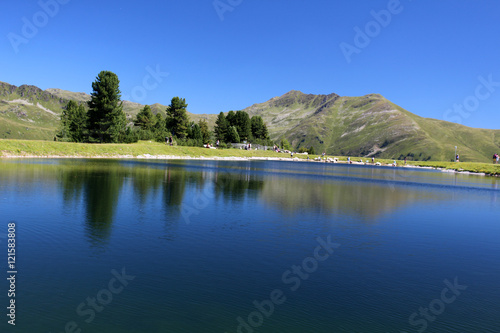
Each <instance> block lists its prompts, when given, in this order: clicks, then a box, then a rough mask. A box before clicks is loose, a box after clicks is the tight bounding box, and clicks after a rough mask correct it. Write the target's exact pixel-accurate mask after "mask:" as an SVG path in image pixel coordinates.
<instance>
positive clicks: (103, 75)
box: [56, 71, 272, 146]
mask: <svg viewBox="0 0 500 333" xmlns="http://www.w3.org/2000/svg"><path fill="white" fill-rule="evenodd" d="M119 85H120V81H119V79H118V76H117V75H116V74H115V73H113V72H110V71H102V72H100V73H99V75H98V76H97V77H96V80H95V81H94V82H93V83H92V93H91V97H90V101H88V102H87V103H86V105H85V103H83V104H79V103H77V102H76V101H73V100H71V101H69V102H68V104H67V105H66V107H65V108H64V110H63V112H62V114H61V122H60V128H59V130H58V132H57V134H56V138H57V139H59V140H62V141H73V142H91V143H133V142H137V141H138V140H156V141H159V142H164V141H166V140H171V139H172V140H175V141H176V142H177V144H180V145H189V146H202V145H205V144H209V143H214V142H215V141H217V140H218V141H219V144H220V145H224V144H225V143H239V142H242V141H251V142H255V143H263V144H269V145H272V142H271V141H270V140H269V133H268V130H267V126H266V124H265V123H264V121H263V120H262V118H261V117H260V116H254V117H252V118H251V119H250V117H249V115H248V113H246V112H244V111H237V112H234V111H230V112H229V113H228V115H227V117H226V116H224V113H223V112H221V113H220V114H219V116H218V117H217V122H216V126H215V129H214V131H213V132H212V131H210V129H209V127H208V123H207V121H206V120H204V119H201V120H199V121H198V122H197V123H195V122H194V121H191V120H190V119H189V115H188V113H187V106H188V104H187V103H186V100H185V99H184V98H180V97H174V98H172V100H171V102H170V105H169V106H168V107H167V109H166V117H165V118H164V117H163V116H162V114H161V113H157V114H156V115H155V114H153V111H152V110H151V107H150V106H149V105H146V106H144V108H143V109H142V110H141V111H140V112H139V113H138V114H137V116H136V117H135V118H134V119H133V123H132V124H130V123H129V122H127V118H126V116H125V113H124V112H123V102H122V101H121V92H120V88H119Z"/></svg>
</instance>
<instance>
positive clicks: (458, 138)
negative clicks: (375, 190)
mask: <svg viewBox="0 0 500 333" xmlns="http://www.w3.org/2000/svg"><path fill="white" fill-rule="evenodd" d="M245 111H247V112H248V113H249V114H250V115H260V116H262V117H263V118H264V121H265V122H266V123H267V124H269V129H270V134H271V137H272V138H273V139H275V140H279V139H280V138H281V137H285V138H287V139H288V141H289V142H290V143H291V144H292V145H293V146H294V147H295V148H300V147H310V146H314V148H315V151H316V152H323V151H324V152H326V153H328V154H333V155H344V156H346V155H351V156H366V157H371V156H375V157H383V158H403V157H405V156H408V159H410V160H412V159H415V160H438V161H439V160H440V161H444V160H450V159H452V158H453V155H454V151H455V146H458V147H459V153H460V155H461V156H462V158H463V159H464V160H469V161H482V162H487V161H489V160H490V157H491V156H490V155H493V153H494V152H496V151H500V130H487V129H477V128H470V127H466V126H462V125H458V124H454V123H449V122H446V121H441V120H436V119H428V118H422V117H419V116H417V115H415V114H412V113H410V112H408V111H407V110H404V109H403V108H401V107H399V106H397V105H395V104H393V103H391V102H390V101H388V100H387V99H385V98H384V97H382V96H380V95H377V94H371V95H366V96H362V97H340V96H338V95H336V94H330V95H306V94H303V93H301V92H299V91H291V92H289V93H287V94H285V95H283V96H281V97H275V98H273V99H271V100H269V101H267V102H265V103H261V104H255V105H253V106H251V107H249V108H247V109H245Z"/></svg>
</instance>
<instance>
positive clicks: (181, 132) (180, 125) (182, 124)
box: [166, 97, 189, 139]
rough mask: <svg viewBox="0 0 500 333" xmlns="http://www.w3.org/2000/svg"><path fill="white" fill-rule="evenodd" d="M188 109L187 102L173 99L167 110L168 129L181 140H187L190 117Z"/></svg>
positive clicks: (182, 99) (176, 98)
mask: <svg viewBox="0 0 500 333" xmlns="http://www.w3.org/2000/svg"><path fill="white" fill-rule="evenodd" d="M186 108H187V104H186V100H185V99H184V98H179V97H174V98H172V100H171V102H170V105H169V106H168V108H167V119H166V125H167V129H168V130H169V131H170V132H171V133H172V135H175V136H176V137H178V138H180V139H184V138H186V136H187V132H188V126H189V117H188V114H187V111H186Z"/></svg>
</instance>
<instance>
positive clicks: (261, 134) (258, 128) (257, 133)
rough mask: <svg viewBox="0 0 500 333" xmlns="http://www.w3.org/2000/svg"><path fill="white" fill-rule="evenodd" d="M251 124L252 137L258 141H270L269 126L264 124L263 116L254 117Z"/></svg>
mask: <svg viewBox="0 0 500 333" xmlns="http://www.w3.org/2000/svg"><path fill="white" fill-rule="evenodd" d="M250 124H251V128H252V135H253V137H254V138H256V139H264V140H265V139H268V137H269V133H268V131H267V126H266V124H264V120H262V117H261V116H253V117H252V119H250Z"/></svg>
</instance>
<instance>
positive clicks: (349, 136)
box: [0, 82, 500, 162]
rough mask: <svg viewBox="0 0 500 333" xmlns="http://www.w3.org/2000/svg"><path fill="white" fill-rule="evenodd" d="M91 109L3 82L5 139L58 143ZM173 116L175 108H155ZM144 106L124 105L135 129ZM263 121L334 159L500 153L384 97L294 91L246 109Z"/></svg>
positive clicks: (278, 135)
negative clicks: (67, 117) (61, 124)
mask: <svg viewBox="0 0 500 333" xmlns="http://www.w3.org/2000/svg"><path fill="white" fill-rule="evenodd" d="M70 99H73V100H76V101H77V102H79V103H85V102H86V101H88V100H89V99H90V95H89V94H86V93H83V92H71V91H67V90H62V89H58V88H49V89H46V90H42V89H40V88H38V87H36V86H33V85H21V86H19V87H16V86H14V85H10V84H8V83H5V82H0V119H1V120H2V123H3V125H2V126H0V138H30V139H46V140H50V139H52V138H53V137H54V133H55V130H56V128H57V124H58V117H59V114H60V113H61V112H62V110H63V107H64V106H65V105H66V104H67V102H68V101H69V100H70ZM150 106H151V109H152V110H153V113H158V112H160V113H162V114H163V115H164V114H165V110H166V108H167V106H165V105H161V104H158V103H155V104H153V105H150ZM143 107H144V105H142V104H139V103H134V102H130V101H123V108H124V112H125V113H126V115H127V118H128V120H129V121H131V120H132V119H133V117H134V115H135V114H137V112H139V110H140V109H142V108H143ZM243 111H246V112H247V113H248V114H249V115H250V117H252V116H254V115H259V116H261V117H262V118H263V119H264V121H265V122H266V124H267V125H268V128H269V133H270V136H271V138H272V139H273V140H275V141H279V140H280V139H282V138H286V139H287V140H288V141H289V142H290V143H291V144H292V146H293V147H294V148H295V149H299V148H301V147H304V148H309V147H311V146H313V147H314V148H315V150H316V152H318V153H320V152H325V153H328V154H332V155H350V156H364V157H372V156H373V157H384V158H404V157H408V158H409V159H417V160H426V159H432V160H450V159H452V158H453V155H454V146H459V153H460V154H461V156H463V157H465V158H466V159H469V160H471V161H483V162H485V161H490V156H489V155H493V153H495V152H498V151H500V130H490V129H477V128H470V127H466V126H463V125H459V124H455V123H449V122H446V121H442V120H437V119H432V118H423V117H420V116H418V115H416V114H413V113H411V112H409V111H407V110H405V109H403V108H401V107H400V106H398V105H396V104H394V103H392V102H390V101H389V100H387V99H386V98H385V97H383V96H382V95H380V94H375V93H373V94H368V95H365V96H360V97H348V96H340V95H338V94H335V93H331V94H327V95H325V94H319V95H314V94H305V93H303V92H301V91H298V90H291V91H289V92H287V93H285V94H284V95H282V96H276V97H273V98H271V99H270V100H268V101H266V102H263V103H256V104H253V105H251V106H249V107H247V108H245V109H243ZM189 116H190V118H191V119H192V120H193V121H198V120H199V119H205V120H207V121H208V123H209V126H210V127H213V126H214V124H215V119H216V117H217V115H216V114H202V115H200V114H192V113H189Z"/></svg>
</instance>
